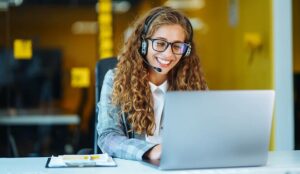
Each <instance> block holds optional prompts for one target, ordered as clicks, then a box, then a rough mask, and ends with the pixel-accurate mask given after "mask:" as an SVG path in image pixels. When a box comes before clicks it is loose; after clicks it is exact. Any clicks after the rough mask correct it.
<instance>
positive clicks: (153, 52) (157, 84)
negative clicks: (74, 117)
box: [97, 7, 207, 160]
mask: <svg viewBox="0 0 300 174" xmlns="http://www.w3.org/2000/svg"><path fill="white" fill-rule="evenodd" d="M192 37H193V29H192V26H191V24H190V22H189V20H188V19H187V18H186V17H185V16H184V15H183V14H182V13H180V12H178V11H177V10H175V9H172V8H170V7H157V8H154V9H152V10H151V11H150V12H149V13H148V14H146V16H145V17H143V18H141V19H140V20H138V21H137V22H136V25H135V28H134V30H133V32H132V34H131V36H130V37H129V38H128V40H127V41H126V43H125V45H124V48H123V50H122V52H121V54H120V56H119V58H118V64H117V67H116V69H114V70H110V71H108V73H107V74H106V75H105V79H104V82H103V87H102V92H101V98H100V102H99V103H98V107H99V115H98V120H99V123H98V125H97V131H98V134H99V138H98V145H99V147H100V148H101V150H102V151H103V152H106V153H108V154H110V155H112V156H114V157H119V158H124V159H133V160H142V159H143V158H148V159H160V154H161V137H160V135H161V131H162V130H161V126H160V125H161V124H162V123H161V117H162V112H163V105H164V94H165V93H166V91H167V90H169V91H171V90H205V89H207V85H206V82H205V80H204V77H203V73H202V69H201V66H200V60H199V57H198V56H197V55H196V53H195V49H194V43H193V41H192V39H193V38H192Z"/></svg>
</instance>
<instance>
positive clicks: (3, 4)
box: [0, 0, 23, 11]
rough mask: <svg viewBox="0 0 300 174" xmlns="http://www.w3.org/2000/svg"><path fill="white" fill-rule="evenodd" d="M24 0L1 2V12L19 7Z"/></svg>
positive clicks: (1, 0)
mask: <svg viewBox="0 0 300 174" xmlns="http://www.w3.org/2000/svg"><path fill="white" fill-rule="evenodd" d="M22 3H23V0H0V11H2V10H4V11H5V10H7V9H8V7H9V6H19V5H21V4H22Z"/></svg>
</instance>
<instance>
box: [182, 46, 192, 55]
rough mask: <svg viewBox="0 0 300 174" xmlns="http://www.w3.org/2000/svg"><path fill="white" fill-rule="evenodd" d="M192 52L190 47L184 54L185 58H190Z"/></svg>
mask: <svg viewBox="0 0 300 174" xmlns="http://www.w3.org/2000/svg"><path fill="white" fill-rule="evenodd" d="M191 51H192V48H191V47H190V46H189V47H188V48H187V49H186V52H185V54H184V57H188V56H189V55H190V54H191Z"/></svg>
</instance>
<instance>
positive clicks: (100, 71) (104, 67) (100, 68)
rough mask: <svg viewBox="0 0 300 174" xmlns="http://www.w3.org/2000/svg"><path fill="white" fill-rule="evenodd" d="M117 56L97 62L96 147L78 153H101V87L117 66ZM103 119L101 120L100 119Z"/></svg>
mask: <svg viewBox="0 0 300 174" xmlns="http://www.w3.org/2000/svg"><path fill="white" fill-rule="evenodd" d="M117 62H118V61H117V58H116V57H110V58H105V59H101V60H99V61H98V62H97V64H96V69H95V78H96V83H95V111H96V112H95V118H94V119H92V120H94V124H92V125H94V147H93V148H92V149H91V148H87V149H81V150H79V151H78V152H77V154H92V153H94V154H97V153H101V150H100V149H99V147H98V144H97V141H98V133H97V123H98V112H99V111H98V107H97V103H98V102H99V100H100V96H101V88H102V83H103V80H104V76H105V74H106V72H107V71H108V70H110V69H113V68H115V67H116V64H117ZM99 121H101V120H99Z"/></svg>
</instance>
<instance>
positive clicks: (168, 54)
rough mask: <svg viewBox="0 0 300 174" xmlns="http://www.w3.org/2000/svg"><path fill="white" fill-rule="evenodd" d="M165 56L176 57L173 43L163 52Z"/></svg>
mask: <svg viewBox="0 0 300 174" xmlns="http://www.w3.org/2000/svg"><path fill="white" fill-rule="evenodd" d="M163 54H164V56H166V57H171V58H174V56H175V55H174V53H173V50H172V45H171V44H170V45H168V47H167V49H166V50H165V51H164V52H163Z"/></svg>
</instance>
